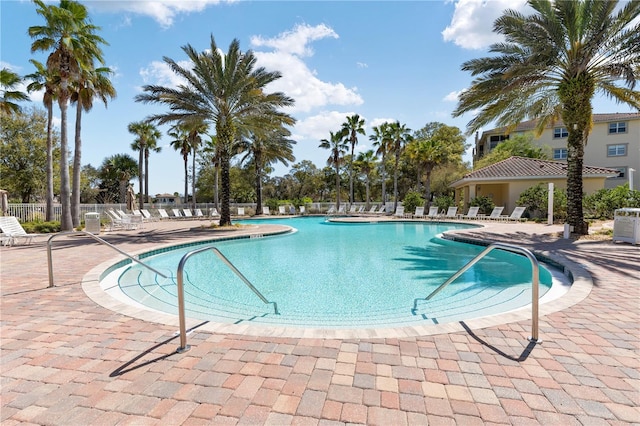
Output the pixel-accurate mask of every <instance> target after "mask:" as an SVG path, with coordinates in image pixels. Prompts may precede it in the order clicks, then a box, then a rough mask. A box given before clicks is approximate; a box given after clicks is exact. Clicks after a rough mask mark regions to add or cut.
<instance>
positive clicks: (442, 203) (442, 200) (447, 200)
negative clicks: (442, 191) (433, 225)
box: [433, 195, 456, 211]
mask: <svg viewBox="0 0 640 426" xmlns="http://www.w3.org/2000/svg"><path fill="white" fill-rule="evenodd" d="M433 204H434V205H435V206H438V210H440V211H442V210H447V209H448V208H449V207H454V206H455V205H456V203H455V200H454V199H453V197H452V196H451V195H441V196H440V197H436V198H435V199H434V200H433Z"/></svg>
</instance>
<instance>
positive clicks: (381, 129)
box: [369, 123, 392, 203]
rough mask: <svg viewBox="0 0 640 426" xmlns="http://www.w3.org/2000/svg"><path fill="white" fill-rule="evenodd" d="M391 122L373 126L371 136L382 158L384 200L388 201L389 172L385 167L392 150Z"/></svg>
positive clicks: (381, 174) (381, 171) (377, 152)
mask: <svg viewBox="0 0 640 426" xmlns="http://www.w3.org/2000/svg"><path fill="white" fill-rule="evenodd" d="M389 126H390V123H382V124H381V125H379V126H375V127H373V134H372V135H370V136H369V139H370V140H371V141H373V146H375V147H377V149H376V155H379V156H380V157H381V158H382V161H381V162H380V176H381V180H382V202H383V203H385V202H386V201H387V173H386V169H385V165H386V160H387V154H388V153H389V152H390V146H391V142H392V140H391V136H390V127H389Z"/></svg>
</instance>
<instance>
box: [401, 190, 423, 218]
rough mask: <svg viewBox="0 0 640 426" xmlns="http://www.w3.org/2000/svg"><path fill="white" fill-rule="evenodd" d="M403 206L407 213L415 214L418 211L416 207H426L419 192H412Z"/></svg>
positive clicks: (408, 193) (405, 197)
mask: <svg viewBox="0 0 640 426" xmlns="http://www.w3.org/2000/svg"><path fill="white" fill-rule="evenodd" d="M402 206H403V207H404V211H405V213H413V212H415V211H416V207H419V206H424V198H422V196H421V195H420V193H419V192H418V191H415V190H410V191H409V192H407V194H406V195H405V196H404V200H402Z"/></svg>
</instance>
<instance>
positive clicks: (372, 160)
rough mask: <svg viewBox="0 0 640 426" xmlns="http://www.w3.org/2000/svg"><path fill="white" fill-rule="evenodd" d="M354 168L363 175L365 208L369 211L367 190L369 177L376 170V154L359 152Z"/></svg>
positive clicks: (369, 182) (370, 151) (371, 151)
mask: <svg viewBox="0 0 640 426" xmlns="http://www.w3.org/2000/svg"><path fill="white" fill-rule="evenodd" d="M356 168H357V169H358V170H360V171H361V172H362V173H364V176H365V180H366V181H365V188H366V194H367V196H366V197H365V198H366V200H365V202H366V208H367V209H369V201H370V197H369V188H370V184H371V175H372V173H373V172H374V171H375V169H376V153H375V152H373V150H372V149H370V150H368V151H365V152H361V153H360V154H358V158H356Z"/></svg>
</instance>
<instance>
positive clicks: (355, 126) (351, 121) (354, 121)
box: [342, 114, 365, 203]
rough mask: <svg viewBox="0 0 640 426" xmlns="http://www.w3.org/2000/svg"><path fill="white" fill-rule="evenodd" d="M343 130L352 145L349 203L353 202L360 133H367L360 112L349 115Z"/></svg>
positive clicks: (343, 124)
mask: <svg viewBox="0 0 640 426" xmlns="http://www.w3.org/2000/svg"><path fill="white" fill-rule="evenodd" d="M342 132H343V134H344V135H345V136H346V137H348V139H349V143H350V145H351V159H350V160H349V203H353V201H354V200H353V160H354V158H355V157H354V150H355V147H356V145H357V144H358V133H360V134H361V135H365V131H364V118H360V116H359V115H358V114H353V115H351V116H348V117H347V121H345V122H344V123H342Z"/></svg>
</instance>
